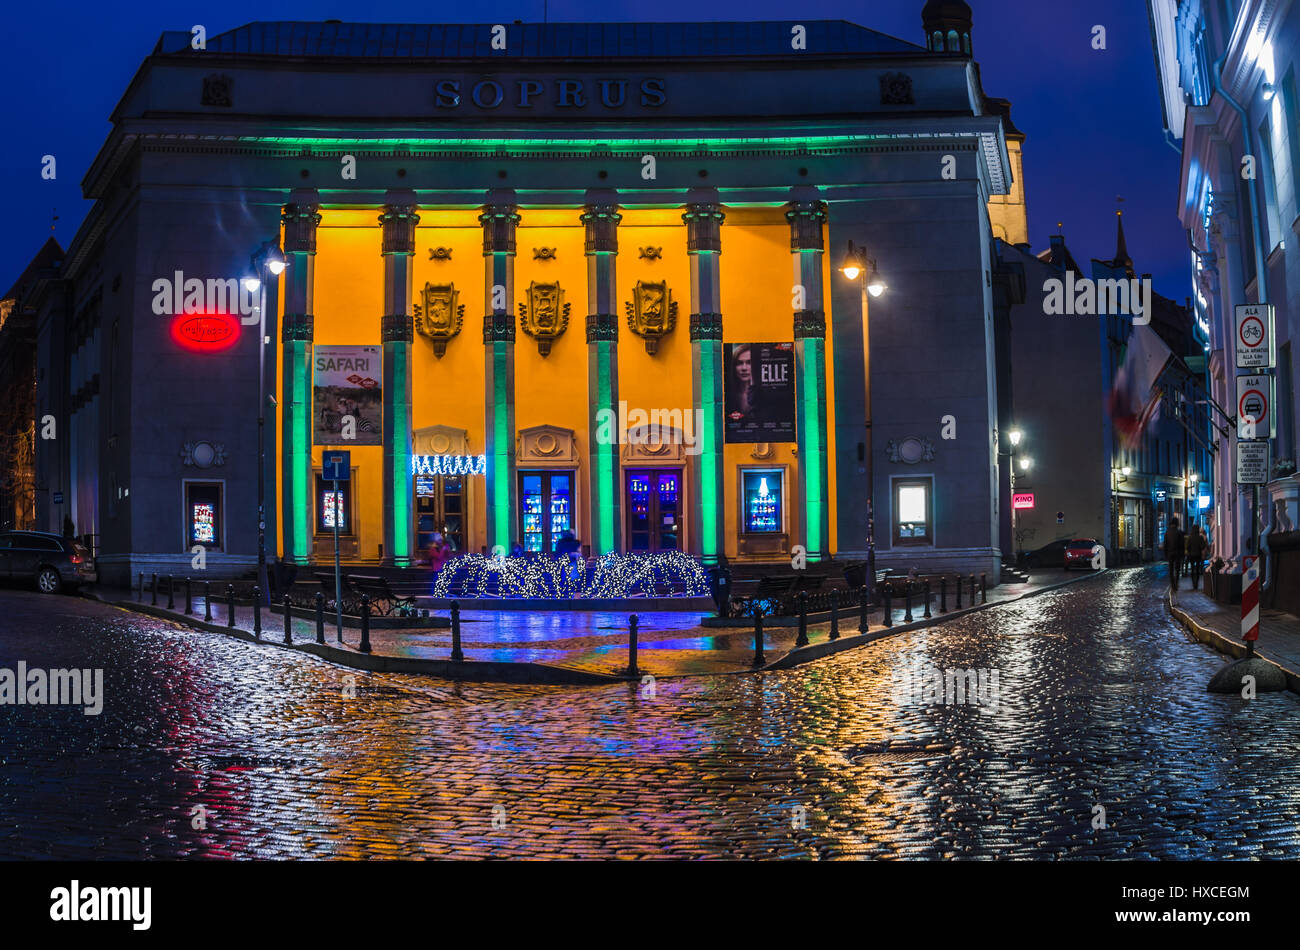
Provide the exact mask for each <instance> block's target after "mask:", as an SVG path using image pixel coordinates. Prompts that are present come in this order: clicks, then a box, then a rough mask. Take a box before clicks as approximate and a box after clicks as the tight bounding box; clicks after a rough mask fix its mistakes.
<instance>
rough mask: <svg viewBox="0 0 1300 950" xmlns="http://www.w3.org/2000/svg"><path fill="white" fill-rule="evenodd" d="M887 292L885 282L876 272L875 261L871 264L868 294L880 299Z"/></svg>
mask: <svg viewBox="0 0 1300 950" xmlns="http://www.w3.org/2000/svg"><path fill="white" fill-rule="evenodd" d="M884 292H885V281H884V279H883V278H882V277H881V276H880V272H879V271H878V270H876V263H875V261H872V262H871V276H870V277H868V278H867V293H869V294H871V296H873V297H879V296H880V295H881V294H883V293H884Z"/></svg>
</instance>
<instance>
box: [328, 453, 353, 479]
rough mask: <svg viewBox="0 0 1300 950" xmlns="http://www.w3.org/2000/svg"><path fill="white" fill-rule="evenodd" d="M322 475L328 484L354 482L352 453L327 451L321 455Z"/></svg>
mask: <svg viewBox="0 0 1300 950" xmlns="http://www.w3.org/2000/svg"><path fill="white" fill-rule="evenodd" d="M321 470H322V471H321V475H322V476H323V477H324V479H325V480H326V481H327V482H347V481H351V480H352V452H351V450H349V451H346V452H336V451H332V450H331V451H327V452H324V453H323V454H322V455H321Z"/></svg>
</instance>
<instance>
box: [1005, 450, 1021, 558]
mask: <svg viewBox="0 0 1300 950" xmlns="http://www.w3.org/2000/svg"><path fill="white" fill-rule="evenodd" d="M1021 438H1023V435H1022V433H1021V431H1020V430H1019V429H1012V430H1011V431H1009V432H1008V433H1007V441H1008V442H1009V443H1010V444H1011V450H1010V451H1009V452H1007V456H1008V457H1009V458H1010V459H1011V463H1010V468H1011V478H1010V481H1011V497H1010V498H1009V499H1008V500H1007V503H1008V504H1009V505H1011V545H1012V547H1013V549H1014V550H1015V557H1016V564H1017V565H1019V564H1020V555H1021V553H1022V552H1021V549H1020V511H1019V510H1018V509H1017V508H1016V448H1017V447H1018V446H1019V445H1020V440H1021Z"/></svg>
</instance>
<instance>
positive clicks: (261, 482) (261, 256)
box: [244, 240, 288, 607]
mask: <svg viewBox="0 0 1300 950" xmlns="http://www.w3.org/2000/svg"><path fill="white" fill-rule="evenodd" d="M252 263H253V273H254V274H255V275H256V276H254V277H249V278H246V279H245V280H244V286H246V287H247V288H248V289H249V290H251V291H260V294H259V298H258V308H257V309H258V320H257V584H258V589H259V591H260V592H261V597H262V602H263V604H264V605H265V606H268V607H269V606H270V603H271V599H270V598H271V585H270V584H269V583H268V579H267V573H266V285H267V283H269V281H270V280H271V278H273V277H274V278H277V279H278V278H279V276H280V275H281V274H282V273H284V269H285V268H286V267H287V266H288V263H287V262H286V261H285V259H284V254H283V253H282V252H281V251H280V245H279V241H277V240H270V241H267V242H266V243H265V244H263V245H262V246H261V247H260V248H258V250H257V252H256V253H254V254H253V258H252Z"/></svg>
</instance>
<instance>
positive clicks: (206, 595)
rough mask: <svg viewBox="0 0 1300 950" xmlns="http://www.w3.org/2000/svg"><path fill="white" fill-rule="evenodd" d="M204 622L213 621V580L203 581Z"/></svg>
mask: <svg viewBox="0 0 1300 950" xmlns="http://www.w3.org/2000/svg"><path fill="white" fill-rule="evenodd" d="M203 622H204V623H212V582H211V581H204V582H203Z"/></svg>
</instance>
